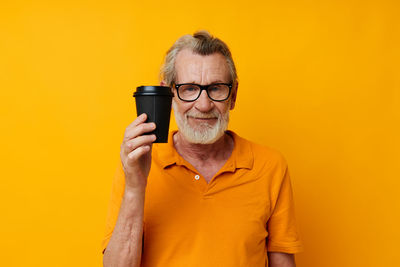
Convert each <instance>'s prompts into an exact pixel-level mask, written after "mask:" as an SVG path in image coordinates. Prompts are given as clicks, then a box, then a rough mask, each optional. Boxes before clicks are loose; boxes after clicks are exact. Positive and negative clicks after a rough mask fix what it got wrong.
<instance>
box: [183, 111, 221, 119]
mask: <svg viewBox="0 0 400 267" xmlns="http://www.w3.org/2000/svg"><path fill="white" fill-rule="evenodd" d="M187 117H193V118H199V119H218V118H219V114H218V112H215V111H211V112H208V113H203V112H198V111H194V110H190V111H188V112H186V118H187Z"/></svg>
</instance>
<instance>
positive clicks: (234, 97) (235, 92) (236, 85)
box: [229, 82, 239, 110]
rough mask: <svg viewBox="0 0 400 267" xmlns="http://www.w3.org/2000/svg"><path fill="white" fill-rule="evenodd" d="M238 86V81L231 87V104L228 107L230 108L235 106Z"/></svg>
mask: <svg viewBox="0 0 400 267" xmlns="http://www.w3.org/2000/svg"><path fill="white" fill-rule="evenodd" d="M238 87H239V82H235V84H234V86H233V87H232V95H231V106H230V108H229V109H230V110H232V109H233V108H234V107H235V103H236V96H237V90H238Z"/></svg>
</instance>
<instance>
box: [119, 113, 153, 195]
mask: <svg viewBox="0 0 400 267" xmlns="http://www.w3.org/2000/svg"><path fill="white" fill-rule="evenodd" d="M146 119H147V115H146V114H141V115H140V116H138V117H137V118H136V119H135V120H134V121H133V122H132V123H131V124H130V125H129V126H128V127H126V130H125V134H124V140H123V142H122V145H121V153H120V155H121V161H122V166H123V169H124V172H125V189H132V190H144V189H145V188H146V184H147V177H148V176H149V172H150V166H151V148H152V145H153V142H154V141H155V140H156V136H155V135H154V134H151V135H143V134H144V133H147V132H151V131H153V130H154V129H155V128H156V125H155V123H153V122H151V123H145V121H146Z"/></svg>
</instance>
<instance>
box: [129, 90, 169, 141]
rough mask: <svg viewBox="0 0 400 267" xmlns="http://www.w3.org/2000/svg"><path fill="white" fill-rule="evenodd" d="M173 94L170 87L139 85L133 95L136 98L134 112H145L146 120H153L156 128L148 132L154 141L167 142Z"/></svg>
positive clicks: (138, 113)
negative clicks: (154, 137)
mask: <svg viewBox="0 0 400 267" xmlns="http://www.w3.org/2000/svg"><path fill="white" fill-rule="evenodd" d="M173 96H174V94H173V93H172V92H171V88H170V87H166V86H139V87H137V88H136V92H135V93H134V94H133V97H135V98H136V112H137V115H138V116H139V115H140V114H143V113H146V114H147V121H146V122H154V123H155V124H156V129H155V130H154V131H152V132H150V133H146V134H155V135H156V137H157V139H156V141H155V142H154V143H167V142H168V131H169V120H170V116H171V104H172V97H173Z"/></svg>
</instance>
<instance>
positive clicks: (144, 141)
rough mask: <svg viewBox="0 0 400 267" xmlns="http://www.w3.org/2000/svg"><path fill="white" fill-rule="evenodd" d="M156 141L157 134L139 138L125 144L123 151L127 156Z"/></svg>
mask: <svg viewBox="0 0 400 267" xmlns="http://www.w3.org/2000/svg"><path fill="white" fill-rule="evenodd" d="M155 140H156V135H155V134H151V135H142V136H138V137H136V138H133V139H130V140H128V141H126V142H125V143H123V151H124V153H125V154H129V153H130V152H132V151H133V150H135V149H137V148H138V147H140V146H144V145H150V144H151V143H153V142H154V141H155Z"/></svg>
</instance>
